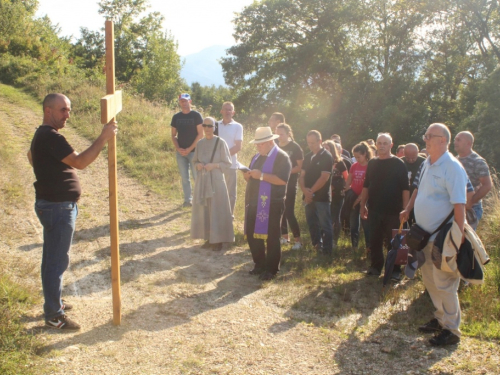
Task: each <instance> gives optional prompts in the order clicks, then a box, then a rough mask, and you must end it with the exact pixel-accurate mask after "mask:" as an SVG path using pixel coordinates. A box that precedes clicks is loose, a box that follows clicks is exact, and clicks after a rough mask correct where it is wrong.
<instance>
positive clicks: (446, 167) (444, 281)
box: [401, 124, 467, 346]
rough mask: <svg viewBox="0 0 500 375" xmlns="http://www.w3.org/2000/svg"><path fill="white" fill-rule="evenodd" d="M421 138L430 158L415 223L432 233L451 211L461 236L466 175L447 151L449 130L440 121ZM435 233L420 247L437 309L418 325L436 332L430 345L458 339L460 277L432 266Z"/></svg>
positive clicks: (424, 273) (404, 216) (426, 282)
mask: <svg viewBox="0 0 500 375" xmlns="http://www.w3.org/2000/svg"><path fill="white" fill-rule="evenodd" d="M423 139H424V141H425V144H426V148H427V151H428V152H429V158H427V160H426V161H425V162H424V164H423V167H422V174H421V176H420V183H419V186H418V193H417V197H416V200H415V220H416V223H417V224H418V226H419V227H420V228H421V229H423V230H424V231H426V232H427V233H433V232H434V231H435V230H436V229H437V228H438V227H439V226H440V225H441V224H442V223H443V221H445V219H446V217H447V216H448V215H449V214H450V212H452V211H453V220H455V222H456V223H457V224H458V227H459V228H460V231H461V232H462V235H463V233H464V225H465V203H466V202H467V198H466V185H467V174H466V172H465V170H464V168H463V167H462V165H461V164H460V162H459V161H458V160H457V159H456V158H455V157H453V155H452V154H451V153H450V152H449V151H448V146H449V144H450V139H451V134H450V131H449V129H448V127H446V126H445V125H443V124H432V125H431V126H429V128H428V129H427V131H426V133H425V135H424V136H423ZM410 203H411V202H410ZM408 212H409V210H408V207H407V208H406V209H405V210H404V211H403V212H401V218H402V219H404V220H407V219H408ZM436 235H437V233H433V234H432V235H431V236H430V238H429V242H428V243H427V245H426V246H425V247H424V248H423V249H422V251H423V253H424V255H425V263H424V265H423V266H422V278H423V281H424V285H425V287H426V288H427V291H428V292H429V295H430V297H431V299H432V303H433V304H434V307H435V308H436V311H435V313H434V319H431V320H430V321H429V322H427V323H426V324H424V325H423V326H420V327H419V331H421V332H435V333H436V335H435V336H434V337H432V338H431V339H430V340H429V342H430V343H431V345H434V346H444V345H453V344H457V343H458V342H460V329H459V326H460V303H459V301H458V286H459V283H460V278H459V277H458V276H457V274H456V273H449V272H445V271H442V270H440V269H437V268H436V267H435V266H434V263H433V262H432V256H431V254H432V247H433V245H434V239H435V237H436Z"/></svg>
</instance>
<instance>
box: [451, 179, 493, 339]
mask: <svg viewBox="0 0 500 375" xmlns="http://www.w3.org/2000/svg"><path fill="white" fill-rule="evenodd" d="M498 194H499V184H498V179H497V178H496V175H494V186H493V189H492V191H491V193H490V194H489V195H488V197H487V199H485V200H484V201H483V204H484V206H485V215H484V216H483V219H482V220H481V221H480V223H479V228H478V235H479V237H480V238H481V240H482V242H483V244H484V246H485V248H486V251H487V252H488V255H489V256H490V259H491V260H490V262H489V263H488V264H487V265H486V266H485V280H484V284H482V285H477V286H472V285H471V286H467V287H465V288H462V289H461V291H460V296H459V297H460V303H461V305H462V308H463V311H464V314H463V323H464V324H463V325H462V330H463V332H464V333H465V334H467V335H471V336H478V337H484V338H490V339H497V340H498V339H500V220H499V218H500V197H499V195H498Z"/></svg>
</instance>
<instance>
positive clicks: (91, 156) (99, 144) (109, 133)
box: [61, 121, 117, 169]
mask: <svg viewBox="0 0 500 375" xmlns="http://www.w3.org/2000/svg"><path fill="white" fill-rule="evenodd" d="M116 132H117V127H116V122H114V121H113V122H109V123H107V124H106V125H104V126H103V128H102V131H101V134H100V135H99V137H97V139H96V140H95V141H94V143H92V145H91V146H90V147H89V148H88V149H86V150H85V151H83V152H82V153H80V154H79V153H77V152H76V151H73V153H71V154H69V155H68V156H66V157H65V158H64V159H62V160H61V161H62V162H63V163H64V164H67V165H69V166H70V167H73V168H76V169H84V168H86V167H87V166H88V165H89V164H90V163H92V162H93V161H94V160H95V159H96V158H97V156H99V154H100V153H101V150H102V149H103V148H104V146H105V145H106V143H107V142H108V140H110V139H111V138H113V137H114V136H115V134H116Z"/></svg>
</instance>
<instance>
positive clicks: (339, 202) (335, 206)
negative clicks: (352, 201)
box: [331, 197, 344, 245]
mask: <svg viewBox="0 0 500 375" xmlns="http://www.w3.org/2000/svg"><path fill="white" fill-rule="evenodd" d="M343 205H344V197H333V198H332V205H331V207H332V223H333V243H334V244H335V245H337V242H338V241H339V237H340V229H341V227H342V224H341V222H340V211H341V210H342V206H343Z"/></svg>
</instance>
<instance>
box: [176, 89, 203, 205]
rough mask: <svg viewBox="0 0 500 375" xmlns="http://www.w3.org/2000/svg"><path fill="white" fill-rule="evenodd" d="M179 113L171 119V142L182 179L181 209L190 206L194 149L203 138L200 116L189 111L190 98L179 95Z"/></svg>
mask: <svg viewBox="0 0 500 375" xmlns="http://www.w3.org/2000/svg"><path fill="white" fill-rule="evenodd" d="M179 106H180V107H181V111H180V112H178V113H176V114H175V115H174V116H173V117H172V122H171V124H170V125H171V127H172V142H173V143H174V146H175V149H176V153H175V154H176V159H177V166H178V167H179V173H180V174H181V179H182V192H183V193H184V204H183V207H191V206H192V200H193V196H192V192H191V178H190V176H189V170H191V175H192V176H193V178H194V179H196V169H195V167H194V165H193V162H192V160H193V156H194V148H195V147H196V143H198V141H199V140H200V139H201V138H203V126H202V124H203V118H202V117H201V114H200V113H199V112H196V111H192V110H191V96H190V95H189V94H181V95H179Z"/></svg>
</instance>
